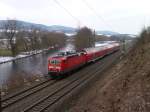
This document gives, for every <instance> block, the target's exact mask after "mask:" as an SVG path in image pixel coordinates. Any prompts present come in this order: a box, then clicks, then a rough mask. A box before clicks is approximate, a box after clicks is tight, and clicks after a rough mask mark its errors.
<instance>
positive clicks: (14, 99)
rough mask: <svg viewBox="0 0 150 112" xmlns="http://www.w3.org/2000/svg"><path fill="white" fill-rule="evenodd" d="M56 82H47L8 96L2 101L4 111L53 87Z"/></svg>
mask: <svg viewBox="0 0 150 112" xmlns="http://www.w3.org/2000/svg"><path fill="white" fill-rule="evenodd" d="M56 82H57V81H54V80H45V81H43V82H41V83H39V84H37V85H35V86H33V87H30V88H27V89H25V90H22V91H20V92H17V93H15V94H13V95H11V96H8V97H6V98H4V99H2V109H4V108H7V107H8V106H10V105H12V104H14V103H16V102H18V101H20V100H23V99H25V98H26V97H28V96H29V95H32V94H34V93H37V92H39V91H40V90H42V89H45V88H46V87H48V86H52V85H53V84H54V83H56Z"/></svg>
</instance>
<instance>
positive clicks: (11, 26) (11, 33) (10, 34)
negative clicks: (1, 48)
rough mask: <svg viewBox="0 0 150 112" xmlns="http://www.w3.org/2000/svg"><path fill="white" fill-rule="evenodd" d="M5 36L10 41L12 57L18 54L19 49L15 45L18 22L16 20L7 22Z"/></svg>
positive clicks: (4, 25)
mask: <svg viewBox="0 0 150 112" xmlns="http://www.w3.org/2000/svg"><path fill="white" fill-rule="evenodd" d="M3 27H4V35H5V37H6V38H7V39H8V42H9V46H10V49H11V52H12V55H13V56H15V55H16V54H17V47H16V43H15V36H16V34H17V22H16V20H7V21H6V22H5V23H4V24H3Z"/></svg>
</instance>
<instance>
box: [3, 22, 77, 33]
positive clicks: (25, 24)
mask: <svg viewBox="0 0 150 112" xmlns="http://www.w3.org/2000/svg"><path fill="white" fill-rule="evenodd" d="M16 21H17V25H18V26H21V27H23V28H24V29H26V30H29V29H31V28H36V29H41V30H44V31H61V32H64V33H74V32H75V31H76V29H75V28H72V27H66V26H61V25H52V26H47V25H43V24H36V23H30V22H25V21H20V20H16ZM5 22H6V20H0V29H3V24H4V23H5Z"/></svg>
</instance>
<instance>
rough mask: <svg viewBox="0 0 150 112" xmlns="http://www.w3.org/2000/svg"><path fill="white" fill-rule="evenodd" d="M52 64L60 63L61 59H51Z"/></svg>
mask: <svg viewBox="0 0 150 112" xmlns="http://www.w3.org/2000/svg"><path fill="white" fill-rule="evenodd" d="M50 64H53V65H58V64H60V60H50Z"/></svg>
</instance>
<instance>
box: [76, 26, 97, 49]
mask: <svg viewBox="0 0 150 112" xmlns="http://www.w3.org/2000/svg"><path fill="white" fill-rule="evenodd" d="M94 44H95V39H94V34H93V32H92V30H91V29H89V28H87V27H83V28H81V29H79V30H78V32H77V35H76V37H75V47H76V49H77V50H81V49H83V48H88V47H93V46H94Z"/></svg>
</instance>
